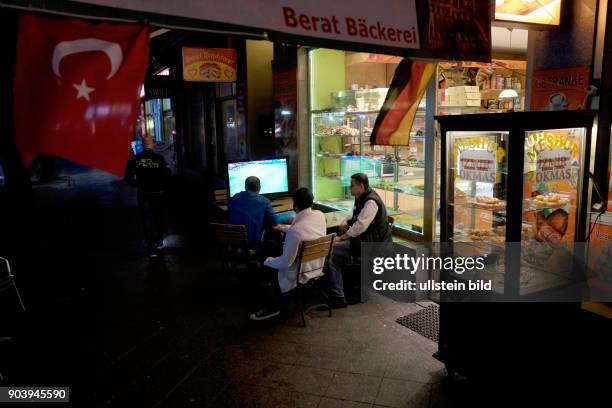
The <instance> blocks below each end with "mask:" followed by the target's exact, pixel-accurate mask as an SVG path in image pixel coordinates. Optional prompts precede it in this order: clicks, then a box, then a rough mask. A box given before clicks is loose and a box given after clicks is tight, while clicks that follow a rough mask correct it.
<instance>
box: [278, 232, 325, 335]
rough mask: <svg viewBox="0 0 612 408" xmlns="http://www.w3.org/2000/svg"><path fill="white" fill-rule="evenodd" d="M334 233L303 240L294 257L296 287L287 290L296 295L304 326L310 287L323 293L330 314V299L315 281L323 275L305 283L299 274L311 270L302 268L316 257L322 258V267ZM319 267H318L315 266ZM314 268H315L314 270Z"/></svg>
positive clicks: (304, 325)
mask: <svg viewBox="0 0 612 408" xmlns="http://www.w3.org/2000/svg"><path fill="white" fill-rule="evenodd" d="M335 236H336V234H329V235H326V236H324V237H321V238H318V239H315V240H312V241H304V242H302V243H301V244H300V248H299V250H298V254H297V257H296V263H297V287H296V288H295V289H294V290H292V291H290V292H288V294H292V293H296V294H297V297H298V302H299V303H298V306H299V308H300V314H301V316H302V326H303V327H306V319H305V317H304V313H305V307H306V300H307V297H308V294H309V293H310V292H311V290H312V289H315V288H317V289H318V290H319V293H321V294H322V295H323V297H324V298H325V300H326V301H327V304H326V306H327V309H328V310H329V317H331V315H332V308H331V301H330V298H329V296H328V295H327V294H326V293H325V291H324V290H322V289H321V287H320V286H317V282H318V281H319V279H320V278H322V277H323V276H325V275H321V276H318V277H316V278H311V279H310V280H308V282H306V283H300V276H302V275H303V274H305V273H308V272H312V270H304V269H303V268H304V267H305V265H304V264H305V263H306V262H310V261H315V260H317V259H324V260H325V261H324V263H323V266H322V268H323V267H325V262H327V261H328V260H329V256H330V255H331V251H332V246H333V243H334V237H335ZM316 269H319V268H316ZM316 269H315V270H316ZM318 306H321V305H314V306H311V308H314V307H318Z"/></svg>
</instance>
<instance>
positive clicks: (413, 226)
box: [311, 109, 425, 233]
mask: <svg viewBox="0 0 612 408" xmlns="http://www.w3.org/2000/svg"><path fill="white" fill-rule="evenodd" d="M424 114H425V113H424V109H421V110H420V111H419V112H418V113H417V118H416V119H415V123H414V126H413V132H412V134H411V138H410V145H409V146H370V136H371V135H372V129H373V126H374V122H375V121H376V117H377V116H378V111H373V112H349V111H342V112H334V111H324V112H312V122H311V123H312V131H313V134H312V140H313V161H314V166H313V167H314V169H315V171H314V180H313V181H314V193H315V199H316V201H317V203H319V204H321V205H324V206H327V207H331V208H333V209H338V210H352V208H353V204H354V198H353V197H352V196H351V195H350V191H349V186H350V177H351V175H352V174H354V173H358V172H360V173H365V174H367V175H368V178H369V181H370V186H371V187H372V188H373V189H374V190H375V191H376V192H377V193H378V194H379V195H380V197H381V199H382V200H383V202H384V203H385V205H386V206H387V211H388V213H389V215H392V216H393V217H394V218H395V225H396V226H397V227H399V228H406V229H409V230H411V231H414V232H417V233H422V230H423V227H422V226H423V201H424V200H423V196H424V183H423V180H424V171H425V169H424V144H425V138H424V132H423V131H424V127H425V118H424Z"/></svg>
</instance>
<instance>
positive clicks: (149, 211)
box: [125, 137, 170, 258]
mask: <svg viewBox="0 0 612 408" xmlns="http://www.w3.org/2000/svg"><path fill="white" fill-rule="evenodd" d="M143 144H144V149H143V151H142V152H141V153H138V154H136V155H132V157H131V158H130V161H129V162H128V165H127V169H126V171H125V181H126V182H127V183H128V184H129V185H131V186H132V187H136V188H137V189H138V193H137V197H138V207H140V214H141V216H142V223H143V226H144V233H145V239H146V241H147V251H148V253H149V257H151V258H155V257H157V256H158V253H157V251H158V250H160V249H162V248H163V246H164V232H165V227H164V212H163V198H164V193H165V192H166V189H167V188H168V183H169V181H170V169H169V168H168V166H167V165H166V160H165V159H164V157H163V156H162V155H160V154H158V153H156V152H155V151H154V149H155V141H154V140H153V138H151V137H145V138H144V143H143Z"/></svg>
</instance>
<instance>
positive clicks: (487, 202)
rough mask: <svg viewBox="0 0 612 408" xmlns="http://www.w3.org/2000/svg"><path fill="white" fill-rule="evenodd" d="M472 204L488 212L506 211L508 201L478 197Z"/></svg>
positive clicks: (472, 200) (471, 201)
mask: <svg viewBox="0 0 612 408" xmlns="http://www.w3.org/2000/svg"><path fill="white" fill-rule="evenodd" d="M470 204H473V205H475V206H476V207H480V208H484V209H487V210H505V209H506V201H504V200H500V199H499V198H497V197H487V196H476V197H474V198H473V199H471V200H470Z"/></svg>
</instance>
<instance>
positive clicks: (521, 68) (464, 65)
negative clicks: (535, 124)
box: [437, 60, 527, 115]
mask: <svg viewBox="0 0 612 408" xmlns="http://www.w3.org/2000/svg"><path fill="white" fill-rule="evenodd" d="M526 70H527V62H526V61H514V60H512V61H510V60H505V61H504V60H493V61H492V62H491V63H480V62H463V61H459V62H444V63H440V64H438V81H437V83H438V92H437V95H438V96H437V97H438V100H437V110H438V114H441V115H457V114H470V113H500V112H510V111H515V112H519V111H523V110H525V73H526Z"/></svg>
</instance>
